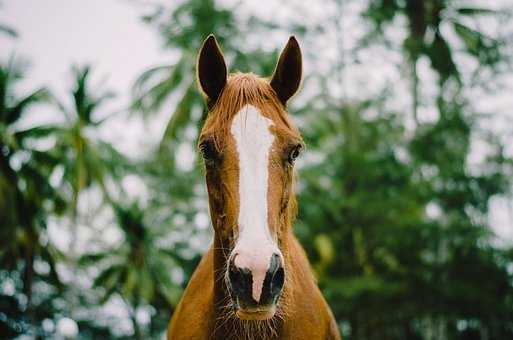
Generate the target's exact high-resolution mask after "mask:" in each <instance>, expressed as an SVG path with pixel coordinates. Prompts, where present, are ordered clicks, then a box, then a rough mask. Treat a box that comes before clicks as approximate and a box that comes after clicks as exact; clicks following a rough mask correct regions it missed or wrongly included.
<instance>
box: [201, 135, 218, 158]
mask: <svg viewBox="0 0 513 340" xmlns="http://www.w3.org/2000/svg"><path fill="white" fill-rule="evenodd" d="M199 149H200V151H201V155H202V156H203V159H204V160H206V161H210V160H214V159H215V158H216V148H215V146H214V144H213V143H212V141H209V140H206V141H203V142H201V144H200V145H199Z"/></svg>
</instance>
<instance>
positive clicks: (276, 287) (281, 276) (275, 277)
mask: <svg viewBox="0 0 513 340" xmlns="http://www.w3.org/2000/svg"><path fill="white" fill-rule="evenodd" d="M267 273H268V275H269V276H271V282H270V283H271V284H270V287H269V288H270V291H271V297H272V298H273V299H276V298H277V296H278V295H279V294H280V292H281V290H282V288H283V284H284V283H285V271H284V270H283V265H282V263H281V258H280V256H279V255H278V254H273V256H272V257H271V264H270V265H269V270H268V272H267Z"/></svg>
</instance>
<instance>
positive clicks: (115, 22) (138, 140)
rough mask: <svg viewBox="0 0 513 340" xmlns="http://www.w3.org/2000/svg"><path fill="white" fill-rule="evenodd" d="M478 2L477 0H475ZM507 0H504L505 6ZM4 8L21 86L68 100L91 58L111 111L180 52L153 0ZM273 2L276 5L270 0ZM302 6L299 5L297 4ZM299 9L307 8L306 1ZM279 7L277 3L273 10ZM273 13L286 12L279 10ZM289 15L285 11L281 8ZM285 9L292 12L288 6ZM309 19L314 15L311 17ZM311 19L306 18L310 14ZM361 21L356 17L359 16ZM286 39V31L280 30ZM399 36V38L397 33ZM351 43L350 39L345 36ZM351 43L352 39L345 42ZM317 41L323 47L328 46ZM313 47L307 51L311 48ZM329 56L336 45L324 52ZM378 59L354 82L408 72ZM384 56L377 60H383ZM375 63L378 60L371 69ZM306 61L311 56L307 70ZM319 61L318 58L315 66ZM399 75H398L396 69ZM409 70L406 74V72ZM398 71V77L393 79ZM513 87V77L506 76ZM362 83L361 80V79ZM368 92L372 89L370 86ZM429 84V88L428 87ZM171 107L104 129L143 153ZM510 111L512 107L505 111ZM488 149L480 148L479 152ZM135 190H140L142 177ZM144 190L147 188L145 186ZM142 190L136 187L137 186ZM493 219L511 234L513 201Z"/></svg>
mask: <svg viewBox="0 0 513 340" xmlns="http://www.w3.org/2000/svg"><path fill="white" fill-rule="evenodd" d="M477 3H478V2H477ZM502 3H506V1H502V0H501V1H499V2H497V3H496V4H498V5H500V4H502ZM2 4H3V7H2V8H0V23H2V24H8V25H10V26H12V27H13V28H15V29H16V30H17V32H18V34H19V37H18V38H17V39H11V38H8V37H6V36H5V35H0V60H6V59H8V58H9V57H10V56H11V55H12V54H13V53H14V54H15V55H16V56H21V57H24V58H27V60H29V61H30V65H31V66H30V69H29V72H28V77H27V79H26V80H25V81H24V83H23V84H22V86H21V91H23V90H29V89H33V88H35V87H39V86H43V85H47V86H49V87H50V89H51V90H52V91H53V92H54V93H56V94H57V96H58V97H59V98H61V99H62V100H63V101H64V102H65V103H66V96H67V93H66V91H67V89H69V87H70V86H71V84H72V77H71V65H86V64H91V65H93V66H94V68H93V83H95V84H102V86H103V87H104V88H105V89H110V90H114V92H116V93H117V97H116V98H115V100H113V101H112V102H111V104H110V105H109V106H108V107H106V109H105V115H109V114H111V113H114V112H118V111H123V110H124V109H126V107H127V106H128V104H129V100H130V87H131V85H132V84H133V82H134V81H135V79H136V78H137V76H138V75H140V74H141V72H142V71H144V70H146V69H148V68H149V67H150V66H154V65H159V64H166V63H170V62H171V61H172V60H174V56H173V54H172V53H170V52H169V51H165V50H164V49H162V46H161V41H160V40H159V36H158V34H157V33H156V32H155V29H154V28H153V27H150V26H148V25H146V24H144V23H143V22H142V21H141V19H140V17H141V14H142V13H144V11H145V4H151V1H149V0H148V1H133V0H132V1H131V0H88V1H81V0H45V1H42V0H7V1H5V0H4V1H3V2H2ZM270 6H271V7H269V8H272V5H271V3H270ZM262 7H265V6H256V5H255V4H251V3H249V4H248V6H247V8H249V10H250V11H257V10H259V8H260V9H261V8H262ZM295 7H298V8H299V7H301V5H294V6H291V8H295ZM298 10H305V8H302V9H301V8H300V9H298ZM273 11H274V10H273ZM309 11H310V13H311V14H312V16H315V15H317V16H318V15H322V13H323V12H324V11H321V10H320V8H319V7H316V8H312V9H311V10H309ZM273 13H275V15H280V12H278V11H274V12H273ZM282 14H283V13H282ZM285 15H286V13H285ZM310 19H311V18H310ZM305 20H308V18H306V17H305ZM355 20H356V19H355ZM343 29H347V30H349V29H356V25H354V23H353V22H351V21H350V20H349V21H347V22H345V23H343ZM279 38H280V39H282V38H283V39H285V38H286V37H285V36H284V37H279ZM399 38H400V37H399ZM347 44H351V42H347ZM347 47H348V48H351V46H347ZM319 48H323V47H322V46H321V47H319ZM307 53H308V51H307ZM326 53H327V56H328V59H329V57H330V52H329V51H328V52H326ZM370 53H371V57H372V58H374V61H373V62H371V63H369V62H368V61H367V62H366V63H365V61H364V63H363V64H361V65H360V66H358V65H355V66H354V67H353V69H350V70H348V72H347V78H348V79H349V81H347V83H348V84H350V83H352V82H353V78H354V79H355V80H354V81H355V82H358V81H360V80H361V78H362V77H361V74H367V76H366V78H365V79H366V80H369V81H368V83H366V84H365V86H367V88H369V83H372V82H373V83H376V84H379V86H375V88H381V87H382V84H383V81H384V79H388V81H392V82H393V83H395V84H397V83H398V79H397V77H400V76H402V75H401V74H400V73H398V72H396V70H394V69H390V66H387V65H388V64H389V63H388V64H387V62H385V61H383V60H380V57H379V56H378V57H376V55H372V53H375V54H377V53H380V52H373V51H372V50H371V52H370ZM380 61H381V62H382V63H381V64H379V62H380ZM369 64H375V65H374V68H372V66H371V69H369ZM308 67H314V66H313V65H309V64H308V63H306V65H305V73H307V72H308ZM315 67H317V65H315ZM419 68H420V73H421V77H426V78H429V77H430V74H429V73H428V72H427V71H423V69H428V68H429V65H428V64H427V63H425V65H423V64H422V62H421V63H420V65H419ZM392 74H394V76H392ZM403 75H404V74H403ZM393 77H396V79H394V78H393ZM505 81H506V82H507V83H508V84H509V85H508V86H507V87H505V89H510V90H511V89H512V88H513V86H511V85H512V84H513V79H511V77H509V78H508V79H506V80H505ZM356 84H357V83H356ZM352 90H353V93H351V88H349V90H348V91H349V95H357V94H358V92H359V91H360V84H357V85H356V86H353V87H352ZM369 91H370V90H369ZM428 91H429V89H428ZM475 104H476V106H481V107H483V109H484V110H490V111H493V110H498V111H500V110H502V112H503V113H504V110H507V108H508V107H513V97H511V96H510V95H508V94H507V91H504V93H502V95H501V93H499V94H498V95H496V96H494V97H493V100H483V101H479V102H477V103H475ZM169 114H170V113H169V112H162V113H160V114H159V116H158V117H156V118H154V119H152V120H151V121H150V122H149V123H147V124H150V126H147V125H144V123H142V122H141V120H139V119H127V118H126V116H122V117H121V116H120V117H119V118H116V116H115V118H113V119H111V120H110V121H109V122H108V124H106V127H105V128H104V130H103V134H104V137H105V138H107V140H110V141H111V142H113V143H114V144H115V145H116V147H118V148H119V149H120V150H121V151H122V152H124V153H126V154H128V155H130V156H132V157H137V154H138V153H144V152H146V151H147V149H145V148H144V146H145V145H147V146H148V145H154V144H155V143H156V142H157V141H158V140H159V139H160V136H161V134H162V132H163V129H164V123H165V121H166V120H167V119H168V118H169ZM505 114H509V115H510V117H511V112H505ZM420 115H421V118H422V115H424V116H426V117H428V118H427V119H429V115H430V113H429V112H426V113H424V112H423V111H422V110H421V111H420ZM29 117H30V118H29V123H30V124H33V123H34V122H40V121H47V120H54V119H59V118H58V117H61V116H60V115H59V114H57V113H56V112H55V109H54V108H50V107H47V108H46V109H43V110H41V109H38V110H37V115H36V114H35V113H34V114H33V115H31V116H29ZM491 125H492V126H493V125H495V126H497V128H501V127H504V124H503V120H502V119H499V118H494V119H493V120H492V122H491ZM480 156H482V153H481V152H479V151H478V152H477V153H475V154H474V157H476V158H479V157H480ZM132 187H133V188H134V189H133V190H135V191H137V190H139V189H141V186H140V185H139V186H138V185H137V183H135V184H133V185H132ZM141 190H142V189H141ZM135 194H137V192H136V193H135ZM491 207H492V209H491V215H490V221H491V223H492V226H493V227H494V229H495V230H496V231H497V233H498V234H499V236H500V238H503V239H505V240H506V239H507V240H513V227H512V221H513V216H512V203H511V201H509V200H507V199H504V198H496V199H493V200H492V202H491Z"/></svg>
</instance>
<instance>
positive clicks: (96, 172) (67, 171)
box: [54, 66, 127, 318]
mask: <svg viewBox="0 0 513 340" xmlns="http://www.w3.org/2000/svg"><path fill="white" fill-rule="evenodd" d="M73 74H74V78H75V84H74V87H73V89H72V90H71V93H70V94H71V99H72V101H71V102H72V106H71V107H66V105H64V104H63V103H61V102H60V101H58V100H57V99H55V98H54V103H55V104H56V105H57V107H58V108H59V110H60V111H61V112H62V113H63V114H64V116H65V118H66V122H65V124H64V125H63V126H60V128H59V131H58V137H57V140H58V141H57V144H56V146H55V147H54V152H55V154H56V155H58V157H59V160H60V162H61V165H62V167H63V174H62V176H61V181H60V184H59V186H60V187H61V190H62V191H63V192H66V193H69V197H68V200H69V202H70V203H69V206H68V209H69V210H68V211H69V213H70V223H71V228H72V230H71V239H70V243H69V252H68V260H69V261H70V265H71V270H72V272H73V274H74V275H73V277H74V278H76V277H77V274H78V267H77V263H76V261H78V254H77V228H78V224H79V217H80V216H79V215H80V214H79V209H78V206H79V200H80V195H81V194H82V193H83V191H84V190H85V189H87V188H91V187H98V188H100V191H101V195H102V197H100V199H104V200H106V201H107V202H110V200H111V197H110V196H111V194H110V193H109V191H108V189H107V183H112V184H115V185H116V184H117V183H118V179H119V178H120V176H121V172H122V169H124V168H125V166H126V164H127V162H126V160H125V158H124V157H123V156H122V155H121V154H120V153H119V152H118V151H117V150H116V149H115V148H114V147H113V146H112V145H111V144H110V143H108V142H106V141H103V140H101V139H100V138H98V137H97V135H96V132H97V129H98V128H99V127H100V125H101V124H102V123H103V122H104V120H105V119H107V118H108V117H109V116H107V115H105V114H104V115H103V118H102V119H100V118H99V117H98V116H99V113H100V112H99V111H100V110H101V109H102V107H103V105H104V104H105V102H106V101H107V100H109V99H110V98H112V97H113V94H112V93H111V92H109V91H103V92H101V93H100V94H95V93H93V91H92V90H91V87H90V84H89V78H90V74H91V68H90V67H89V66H85V67H82V68H80V67H74V68H73ZM106 116H107V118H105V117H106ZM77 284H78V283H77ZM77 284H74V285H72V286H71V291H70V293H71V303H70V305H69V312H70V316H71V317H72V318H73V314H74V310H75V306H76V304H77V301H78V295H79V290H78V286H77Z"/></svg>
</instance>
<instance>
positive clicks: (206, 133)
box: [168, 35, 340, 340]
mask: <svg viewBox="0 0 513 340" xmlns="http://www.w3.org/2000/svg"><path fill="white" fill-rule="evenodd" d="M301 73H302V58H301V51H300V48H299V45H298V43H297V41H296V39H295V38H294V37H291V38H290V39H289V41H288V43H287V46H286V47H285V49H284V50H283V52H282V54H281V56H280V59H279V61H278V64H277V66H276V70H275V72H274V75H273V76H272V78H271V80H270V81H268V80H266V79H263V78H259V77H257V76H255V75H253V74H242V73H236V74H230V75H228V72H227V68H226V64H225V62H224V58H223V55H222V53H221V50H220V49H219V46H218V44H217V41H216V39H215V38H214V36H212V35H211V36H209V37H208V38H207V39H206V40H205V42H204V43H203V46H202V48H201V51H200V53H199V57H198V64H197V76H198V81H199V85H200V87H201V90H202V91H203V93H204V95H205V97H206V101H207V106H208V108H209V113H208V116H207V119H206V122H205V125H204V126H203V129H202V131H201V135H200V139H199V149H200V151H201V153H202V156H203V158H204V163H205V172H206V182H207V189H208V196H209V205H210V215H211V219H212V224H213V226H214V231H215V234H214V241H213V245H212V246H211V247H210V249H209V250H208V251H207V253H206V254H205V255H204V256H203V259H202V260H201V262H200V264H199V266H198V268H197V269H196V271H195V273H194V274H193V276H192V278H191V280H190V282H189V285H188V286H187V289H186V290H185V292H184V295H183V297H182V300H181V302H180V303H179V305H178V307H177V309H176V311H175V313H174V315H173V317H172V319H171V322H170V324H169V328H168V339H308V340H314V339H340V336H339V334H338V330H337V325H336V323H335V319H334V318H333V315H332V313H331V311H330V309H329V307H328V304H327V303H326V301H325V300H324V298H323V297H322V295H321V293H320V291H319V288H318V287H317V285H316V283H315V279H314V276H313V274H312V272H311V270H310V265H309V263H308V260H307V257H306V255H305V252H304V250H303V248H302V247H301V245H300V244H299V242H298V241H297V239H296V237H295V236H294V234H293V232H292V220H293V218H294V215H295V209H296V207H295V199H294V172H293V167H294V160H295V159H296V157H298V155H299V153H300V151H301V149H302V148H303V141H302V139H301V135H300V134H299V132H298V130H297V129H296V128H295V127H294V125H293V124H292V122H291V121H290V119H289V117H288V115H287V112H286V111H285V110H286V103H287V101H288V99H289V98H290V97H292V96H293V95H294V94H295V92H296V91H297V90H298V88H299V85H300V83H301Z"/></svg>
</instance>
